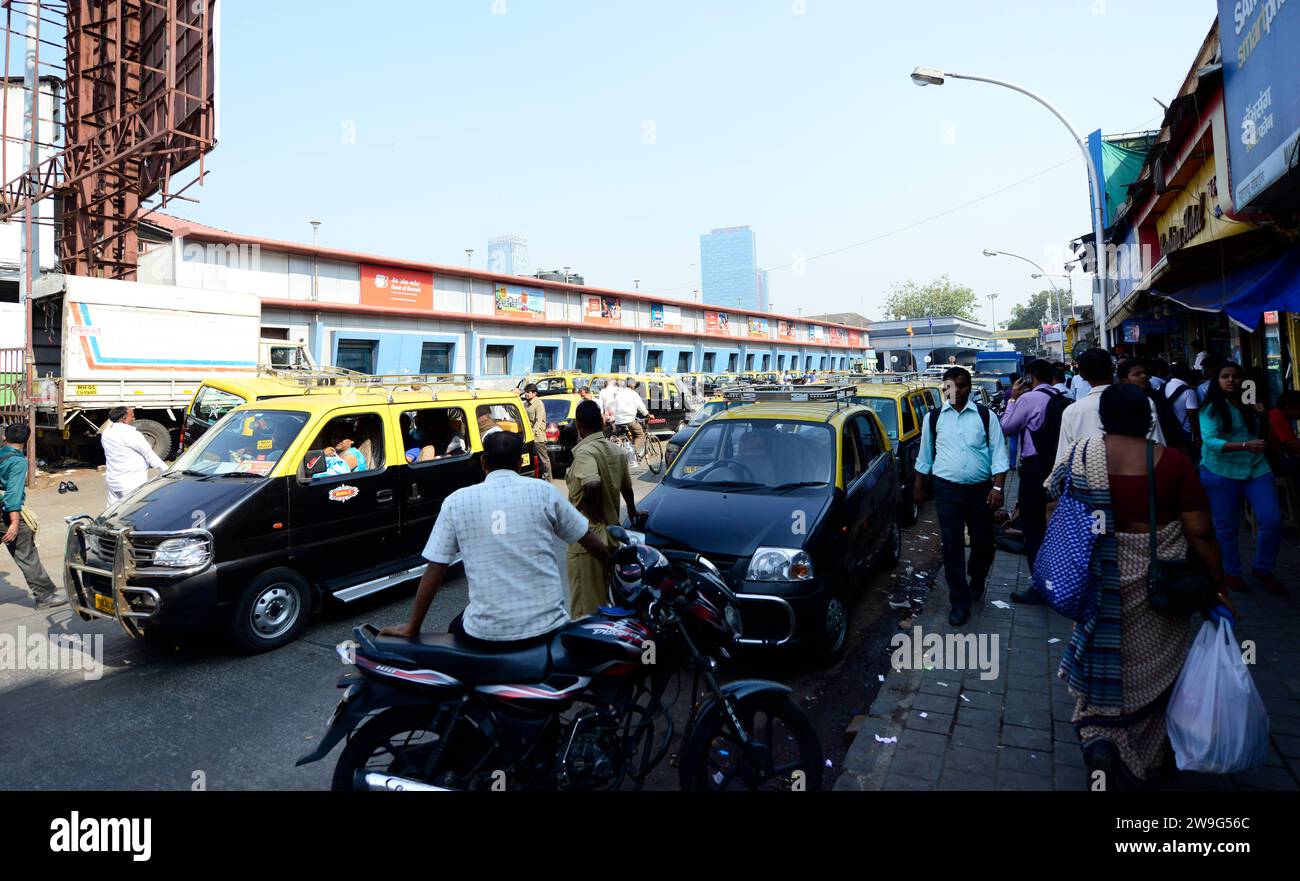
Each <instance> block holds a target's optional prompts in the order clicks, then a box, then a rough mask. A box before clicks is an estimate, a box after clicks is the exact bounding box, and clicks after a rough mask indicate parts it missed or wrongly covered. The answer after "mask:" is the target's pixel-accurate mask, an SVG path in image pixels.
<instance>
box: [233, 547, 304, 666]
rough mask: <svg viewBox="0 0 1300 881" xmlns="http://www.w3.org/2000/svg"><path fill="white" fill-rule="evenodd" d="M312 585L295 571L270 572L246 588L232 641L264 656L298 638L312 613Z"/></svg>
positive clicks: (266, 572)
mask: <svg viewBox="0 0 1300 881" xmlns="http://www.w3.org/2000/svg"><path fill="white" fill-rule="evenodd" d="M311 607H312V593H311V586H310V585H309V584H308V583H307V581H306V579H304V578H303V577H302V576H301V575H299V574H298V573H297V572H295V571H294V570H292V569H288V568H278V569H268V570H267V571H265V572H263V573H262V574H261V575H259V576H257V577H256V578H254V579H253V580H252V582H250V583H249V585H248V587H246V588H245V589H244V593H243V594H242V595H241V596H240V598H239V602H237V603H236V604H235V611H234V613H233V614H232V615H231V618H230V627H229V630H230V639H231V641H232V642H233V643H234V644H235V647H236V648H238V649H239V650H240V651H243V652H246V653H248V654H261V653H262V652H269V651H272V650H273V649H278V648H280V647H281V646H283V645H288V644H289V643H291V642H293V641H294V640H295V639H297V638H298V634H300V633H302V630H303V628H304V627H306V626H307V618H308V617H309V616H310V614H311Z"/></svg>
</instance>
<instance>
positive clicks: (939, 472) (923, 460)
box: [912, 367, 1010, 627]
mask: <svg viewBox="0 0 1300 881" xmlns="http://www.w3.org/2000/svg"><path fill="white" fill-rule="evenodd" d="M970 388H971V385H970V373H969V372H968V371H967V370H966V369H965V368H964V367H952V368H949V369H948V371H947V372H946V373H944V375H943V395H944V399H945V400H944V404H943V407H942V408H941V409H939V410H931V411H930V415H929V417H928V418H927V419H926V430H925V431H923V432H922V433H921V449H920V452H919V453H918V454H917V457H916V485H915V486H914V487H913V489H912V493H913V496H914V498H915V499H916V503H917V505H918V506H919V505H921V504H922V503H923V502H924V501H925V480H926V478H927V477H930V478H932V484H933V490H934V507H935V512H936V513H937V514H938V515H939V535H940V540H941V542H942V545H943V571H944V578H945V579H946V580H947V581H948V602H949V604H950V605H951V607H952V611H951V613H950V614H949V615H948V623H950V624H952V626H954V627H960V626H961V625H963V624H965V623H966V621H967V619H969V618H970V607H971V603H973V602H974V601H975V600H978V599H979V598H980V597H981V596H983V595H984V585H985V582H986V581H987V579H988V575H989V569H991V568H992V567H993V549H994V528H993V512H994V511H997V510H999V509H1000V508H1001V507H1002V503H1003V495H1002V486H1003V483H1004V482H1005V481H1006V479H1007V470H1008V468H1009V467H1010V462H1009V460H1008V457H1007V444H1006V440H1005V439H1004V438H1003V436H1002V431H1001V429H1000V428H999V427H998V426H997V424H996V420H995V419H994V417H993V415H992V414H991V413H990V412H989V408H988V407H985V406H984V405H983V404H980V403H977V402H976V401H975V400H973V399H972V398H971V394H970ZM990 422H993V423H994V425H993V428H992V429H990V427H989V423H990ZM968 531H969V532H970V561H969V563H967V561H966V547H965V545H966V542H965V537H966V532H968Z"/></svg>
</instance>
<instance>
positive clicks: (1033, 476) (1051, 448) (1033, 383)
mask: <svg viewBox="0 0 1300 881" xmlns="http://www.w3.org/2000/svg"><path fill="white" fill-rule="evenodd" d="M1053 372H1054V371H1053V370H1052V365H1051V364H1049V363H1048V362H1047V361H1045V360H1043V359H1042V358H1036V359H1034V360H1033V361H1030V362H1029V363H1028V364H1026V365H1025V374H1026V375H1027V376H1028V377H1029V381H1028V382H1026V381H1024V380H1021V381H1019V382H1017V383H1016V384H1015V385H1013V386H1012V387H1011V398H1010V400H1009V401H1008V402H1007V409H1006V411H1005V412H1004V413H1003V414H1002V432H1003V434H1005V435H1007V437H1018V438H1019V439H1020V450H1021V454H1020V489H1019V494H1018V498H1017V500H1016V503H1017V505H1018V506H1019V508H1020V522H1021V527H1020V528H1021V529H1022V530H1023V531H1024V534H1025V556H1026V558H1027V559H1028V561H1029V567H1030V570H1031V571H1032V570H1033V566H1034V557H1035V556H1036V555H1037V554H1038V548H1039V546H1040V545H1042V543H1043V534H1044V533H1045V532H1046V531H1047V490H1046V489H1045V488H1044V486H1043V482H1044V481H1045V480H1047V477H1048V475H1049V474H1051V473H1052V468H1053V466H1054V465H1055V464H1056V446H1057V443H1058V442H1059V440H1060V435H1061V416H1062V414H1063V413H1064V412H1065V409H1066V408H1067V407H1069V406H1070V400H1069V398H1067V397H1066V396H1065V395H1064V394H1063V393H1062V392H1060V391H1059V390H1057V389H1056V388H1054V387H1053V385H1052V379H1053ZM1011 598H1012V599H1013V600H1015V601H1017V602H1025V603H1041V602H1043V598H1042V597H1041V596H1040V595H1039V594H1038V591H1036V590H1034V588H1033V587H1032V586H1031V587H1028V588H1026V589H1025V590H1024V591H1023V592H1020V593H1013V594H1012V595H1011Z"/></svg>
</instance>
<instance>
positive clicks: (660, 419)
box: [591, 373, 686, 437]
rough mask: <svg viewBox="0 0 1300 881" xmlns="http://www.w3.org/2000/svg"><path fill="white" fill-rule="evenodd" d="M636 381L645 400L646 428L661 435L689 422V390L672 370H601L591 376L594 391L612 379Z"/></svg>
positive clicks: (637, 389)
mask: <svg viewBox="0 0 1300 881" xmlns="http://www.w3.org/2000/svg"><path fill="white" fill-rule="evenodd" d="M615 379H618V380H623V381H624V382H626V381H627V380H629V379H634V380H636V383H637V388H636V391H637V393H638V394H640V395H641V400H642V401H644V402H645V408H646V411H647V412H648V413H649V414H650V415H649V416H648V417H646V431H649V432H650V433H651V434H657V435H660V436H661V437H662V436H671V435H673V434H674V433H675V432H676V431H677V429H678V428H680V427H681V425H682V423H683V422H685V421H686V390H685V389H684V388H683V386H682V385H681V384H679V382H678V380H677V377H675V376H673V375H672V374H670V373H598V374H596V375H595V376H593V377H592V380H591V390H592V391H593V392H594V393H596V394H600V392H601V390H602V389H604V388H605V386H606V385H607V384H608V383H609V382H610V381H612V380H615Z"/></svg>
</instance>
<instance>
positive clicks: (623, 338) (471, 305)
mask: <svg viewBox="0 0 1300 881" xmlns="http://www.w3.org/2000/svg"><path fill="white" fill-rule="evenodd" d="M155 217H156V218H157V225H156V226H155V227H154V228H153V230H152V233H151V237H152V238H153V239H154V241H153V243H152V246H151V247H150V249H149V250H148V251H147V252H146V253H145V254H143V255H142V257H141V280H144V281H153V282H155V283H171V284H178V285H183V286H187V287H194V288H201V289H206V290H210V291H214V292H220V291H251V292H253V293H256V294H258V295H259V296H260V297H261V298H262V325H263V328H262V333H263V336H266V337H271V338H277V339H288V340H294V341H302V342H305V343H307V344H308V346H309V348H310V350H311V352H312V355H313V357H314V358H315V359H316V360H317V362H318V363H320V364H324V365H336V366H343V367H349V368H351V369H355V370H361V371H364V372H367V373H415V372H432V373H470V374H474V375H475V376H477V377H480V378H482V379H485V380H489V381H492V380H502V381H504V380H506V379H507V378H509V377H512V376H519V375H521V374H523V373H528V372H531V371H543V370H561V369H565V370H570V369H571V370H581V371H584V372H594V373H605V372H620V373H621V372H640V371H653V370H656V369H660V370H664V371H667V372H705V373H718V372H723V371H744V370H831V369H848V368H849V367H850V366H851V365H852V364H853V363H854V362H860V361H861V360H862V358H863V355H864V352H865V350H866V348H867V335H866V333H865V332H864V331H863V330H862V329H861V328H857V327H846V326H844V325H839V324H835V323H833V322H818V321H808V320H805V319H802V318H790V317H783V316H774V315H770V314H768V313H758V312H755V311H744V310H741V311H738V310H735V309H728V308H725V307H720V306H711V305H707V304H702V303H689V302H681V301H676V300H669V299H665V298H661V297H655V296H651V295H648V294H643V293H641V292H629V291H618V290H609V289H603V288H593V287H584V286H581V285H575V284H571V283H570V284H566V283H563V282H556V281H546V280H538V279H533V278H520V277H518V276H510V275H503V274H498V273H492V272H485V271H480V270H474V269H469V268H464V267H452V266H443V265H438V264H430V263H420V262H413V261H403V260H395V259H392V258H388V257H382V256H376V255H370V254H359V253H354V252H349V251H341V250H335V249H328V248H317V247H313V246H311V245H300V244H297V243H293V242H280V241H273V240H269V239H262V238H257V237H254V236H248V235H243V234H238V233H233V232H228V231H225V230H220V229H214V228H212V227H206V226H202V225H200V224H194V223H191V222H189V221H184V220H179V219H177V218H171V217H167V216H158V215H155ZM142 234H143V232H142Z"/></svg>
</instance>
